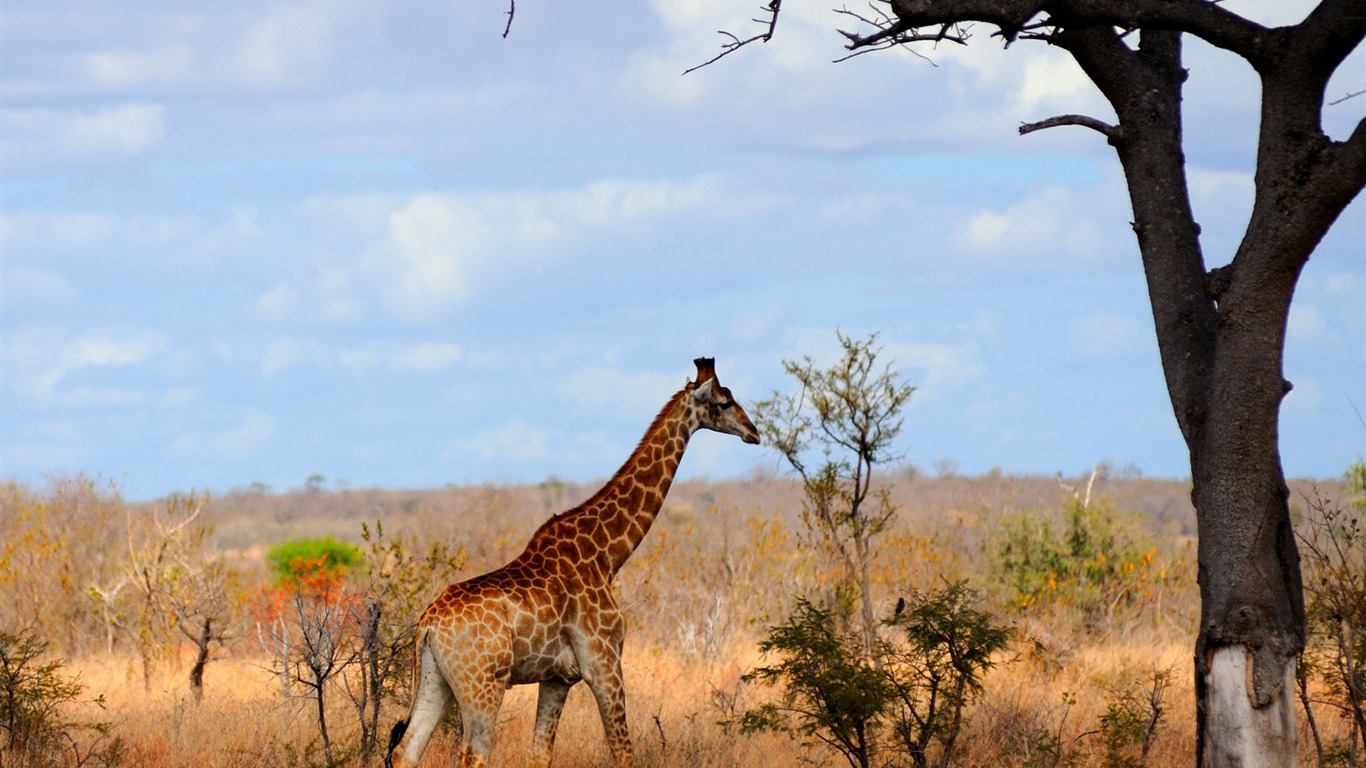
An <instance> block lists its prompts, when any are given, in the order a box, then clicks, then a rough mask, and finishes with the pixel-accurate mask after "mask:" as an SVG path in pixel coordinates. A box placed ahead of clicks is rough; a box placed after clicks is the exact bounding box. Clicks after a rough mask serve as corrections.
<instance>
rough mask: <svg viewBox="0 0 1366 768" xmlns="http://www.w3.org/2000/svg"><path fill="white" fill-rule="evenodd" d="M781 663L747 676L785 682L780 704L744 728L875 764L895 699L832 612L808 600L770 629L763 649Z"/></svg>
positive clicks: (765, 708) (754, 712)
mask: <svg viewBox="0 0 1366 768" xmlns="http://www.w3.org/2000/svg"><path fill="white" fill-rule="evenodd" d="M759 650H761V651H763V652H764V653H765V654H769V653H775V652H776V653H778V654H780V655H781V656H782V660H781V661H780V662H778V663H777V664H775V665H773V666H768V667H758V668H756V669H753V670H751V671H750V672H748V673H747V674H746V675H745V676H744V678H743V679H744V680H746V681H754V680H757V681H759V682H762V683H764V684H766V685H781V686H782V687H783V693H782V696H781V697H779V699H778V701H776V702H770V703H768V704H764V705H762V706H760V707H758V708H756V709H751V710H749V711H747V712H745V714H744V716H743V718H742V720H741V730H742V731H744V732H747V733H748V732H753V731H758V730H771V731H781V732H785V733H797V734H800V735H802V736H806V737H813V738H815V739H816V740H817V741H818V742H820V743H823V744H825V745H827V746H829V747H830V748H832V749H834V750H835V751H837V752H839V753H840V754H841V755H843V756H844V757H845V758H846V759H847V760H848V761H849V763H850V764H851V765H855V766H858V767H859V768H867V767H868V766H869V765H871V761H872V756H873V751H874V749H875V746H874V740H875V738H876V732H877V729H878V726H879V725H880V723H881V721H882V718H883V717H884V714H885V712H886V710H887V707H888V705H889V704H890V703H891V701H892V697H893V691H892V688H891V686H890V685H889V684H888V681H887V678H886V677H885V676H884V675H883V674H882V673H881V672H880V671H878V670H877V669H876V668H875V667H874V666H873V665H872V664H870V663H868V662H867V661H866V660H865V659H864V656H863V653H862V642H861V641H860V640H859V639H858V638H856V637H854V636H852V635H850V634H848V633H840V632H838V631H837V630H836V629H835V624H834V621H833V620H832V617H831V615H830V612H829V611H826V610H823V609H821V608H818V607H816V606H814V605H812V604H811V603H810V602H808V601H807V600H805V599H799V600H798V601H797V607H796V610H795V611H794V612H793V613H792V615H791V616H789V617H788V619H787V621H786V622H784V623H782V624H779V625H778V626H775V627H770V628H769V630H768V637H767V639H765V640H764V641H763V642H761V643H760V644H759Z"/></svg>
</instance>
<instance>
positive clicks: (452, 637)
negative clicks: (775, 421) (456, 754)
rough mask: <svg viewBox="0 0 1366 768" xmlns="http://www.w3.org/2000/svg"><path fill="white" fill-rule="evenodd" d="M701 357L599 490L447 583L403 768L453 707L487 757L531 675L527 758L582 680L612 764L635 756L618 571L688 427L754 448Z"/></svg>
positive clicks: (543, 748) (467, 743)
mask: <svg viewBox="0 0 1366 768" xmlns="http://www.w3.org/2000/svg"><path fill="white" fill-rule="evenodd" d="M695 363H696V365H697V380H696V381H695V382H688V384H687V385H686V386H685V387H684V388H683V389H682V390H681V391H679V392H678V393H677V394H675V395H674V396H673V397H672V398H670V400H669V402H668V403H667V404H666V405H665V406H664V409H663V410H661V411H660V413H659V415H658V416H657V417H655V420H654V423H652V424H651V426H650V428H649V429H648V430H647V431H646V433H645V436H644V437H643V438H641V441H640V444H639V445H638V446H637V447H636V449H635V451H634V452H633V453H632V454H631V456H630V458H628V459H627V460H626V463H625V464H624V465H622V467H621V469H620V470H619V471H618V472H617V473H616V475H614V476H613V477H612V479H611V480H610V481H608V483H607V484H606V485H605V486H603V487H602V489H601V490H599V491H598V492H597V493H596V494H594V495H593V497H592V498H590V499H589V500H588V501H586V502H584V503H583V504H580V505H579V506H578V507H575V508H574V509H571V510H569V511H567V512H563V513H560V514H558V515H555V516H554V517H552V518H551V519H550V520H547V521H546V522H545V523H544V524H543V525H542V526H541V527H540V528H539V529H538V530H537V531H536V533H535V534H534V535H532V537H531V541H530V542H529V543H528V544H527V547H526V549H525V550H524V551H523V552H522V554H520V555H518V556H517V558H516V559H514V560H513V561H512V562H510V563H508V564H507V565H505V566H503V567H502V568H499V569H497V570H495V571H491V572H489V573H486V574H484V575H482V576H476V577H474V578H472V579H469V580H467V581H462V582H459V583H457V584H452V585H450V586H448V587H446V589H445V591H444V592H442V593H441V595H440V596H439V597H437V598H436V600H434V601H432V604H431V605H429V606H428V607H427V610H426V611H424V612H423V614H422V618H421V619H420V620H419V621H418V627H417V667H416V671H415V672H414V686H413V703H412V708H411V709H410V710H409V714H408V719H407V720H406V721H404V722H401V723H399V724H398V725H397V726H396V727H395V728H394V733H393V736H392V738H391V740H390V747H389V751H390V757H392V755H393V751H394V748H395V747H396V746H398V744H399V741H400V739H402V738H403V737H404V736H405V735H406V739H407V741H406V744H404V748H403V751H402V754H401V759H400V761H399V764H400V765H402V766H403V768H413V767H414V766H416V765H417V761H418V759H419V758H420V757H421V756H422V752H423V750H424V749H425V748H426V746H427V742H428V741H429V740H430V739H431V736H432V732H433V731H434V730H435V728H436V725H437V723H438V722H439V721H440V720H441V718H442V717H443V716H444V715H445V713H446V710H447V709H448V708H449V707H450V705H451V703H452V701H454V702H456V703H458V705H459V708H460V717H461V720H462V724H463V733H462V737H461V742H462V743H461V747H460V749H461V755H460V763H461V765H465V766H483V765H485V764H487V761H488V757H489V753H490V752H491V750H492V747H493V730H494V724H495V722H496V719H497V716H498V710H499V708H500V707H501V705H502V702H503V695H504V693H505V692H506V690H507V689H508V688H509V687H511V686H514V685H523V684H528V683H537V684H538V685H539V686H540V689H539V692H538V697H537V704H536V735H535V740H534V742H533V745H532V752H533V754H534V758H535V759H536V760H537V761H538V762H539V763H540V764H541V765H548V764H549V762H550V756H551V750H552V748H553V746H554V743H555V730H556V727H557V726H558V724H559V719H560V712H561V710H562V709H563V708H564V702H565V699H566V697H567V696H568V695H569V690H570V688H572V687H573V686H574V685H576V684H577V683H579V682H580V681H582V682H585V683H587V684H588V687H589V689H590V690H592V692H593V697H594V699H596V701H597V705H598V713H599V715H600V716H601V718H602V725H603V731H604V733H605V735H606V737H607V744H608V746H609V748H610V749H611V751H612V756H613V758H614V759H615V760H616V762H617V764H618V765H619V766H629V765H630V764H631V761H632V753H631V740H630V735H629V733H628V731H627V726H626V688H625V683H624V680H623V678H622V671H621V649H622V642H623V640H624V639H625V636H626V621H625V618H624V616H623V615H622V613H621V611H620V609H619V608H618V607H617V604H616V599H615V597H614V596H613V594H612V588H611V585H612V579H613V577H614V576H615V575H616V573H617V571H618V570H620V569H621V566H622V565H623V564H625V562H626V560H627V558H629V557H630V556H631V553H632V552H634V551H635V549H636V547H637V546H639V544H640V542H641V540H642V539H644V538H645V534H646V533H647V532H648V531H649V530H650V526H651V525H652V524H653V523H654V519H655V516H656V515H657V514H658V513H659V510H660V508H661V507H662V506H663V504H664V497H665V495H666V494H667V493H668V491H669V486H670V485H671V484H672V482H673V478H674V475H675V473H676V472H677V470H678V465H679V462H680V461H681V460H682V458H683V452H684V450H685V449H686V448H687V444H688V439H689V438H690V437H691V436H692V435H693V433H694V432H696V431H697V430H699V429H710V430H714V431H717V432H724V433H728V434H733V435H736V436H738V437H740V438H741V439H742V440H744V441H745V442H746V443H758V442H759V433H758V431H757V430H756V429H755V428H754V425H753V424H752V423H750V420H749V417H748V416H747V415H746V414H745V412H744V409H743V408H741V407H740V405H739V403H736V402H735V400H734V398H733V397H732V396H731V393H730V391H729V390H728V389H726V388H725V387H722V386H721V385H720V382H718V381H717V379H716V374H715V371H714V368H713V361H712V360H711V359H710V358H699V359H698V360H696V361H695ZM405 731H406V734H405ZM386 762H387V760H386Z"/></svg>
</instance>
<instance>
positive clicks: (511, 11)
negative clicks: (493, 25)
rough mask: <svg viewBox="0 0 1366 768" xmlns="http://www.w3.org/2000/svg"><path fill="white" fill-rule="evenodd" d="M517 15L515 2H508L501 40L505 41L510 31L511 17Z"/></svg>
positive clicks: (512, 0) (510, 0) (509, 0)
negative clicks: (505, 23)
mask: <svg viewBox="0 0 1366 768" xmlns="http://www.w3.org/2000/svg"><path fill="white" fill-rule="evenodd" d="M516 15H517V0H508V23H507V26H506V27H503V39H504V40H506V39H507V37H508V33H509V32H511V31H512V17H513V16H516Z"/></svg>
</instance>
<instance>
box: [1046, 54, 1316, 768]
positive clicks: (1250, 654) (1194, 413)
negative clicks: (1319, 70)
mask: <svg viewBox="0 0 1366 768" xmlns="http://www.w3.org/2000/svg"><path fill="white" fill-rule="evenodd" d="M1059 42H1060V44H1061V45H1062V46H1063V47H1065V48H1067V49H1068V50H1069V51H1071V52H1072V54H1073V55H1074V56H1075V57H1076V59H1077V61H1078V62H1079V63H1080V64H1081V65H1082V67H1083V68H1084V69H1085V70H1086V71H1087V74H1088V75H1090V76H1091V78H1092V79H1093V80H1094V81H1095V82H1096V83H1097V85H1098V86H1100V88H1101V90H1102V91H1103V92H1104V93H1105V95H1106V96H1107V98H1109V100H1110V102H1111V104H1112V105H1113V106H1114V107H1115V111H1116V113H1117V114H1118V115H1119V118H1120V122H1119V125H1118V126H1115V127H1114V128H1113V129H1112V130H1111V131H1110V132H1109V133H1108V134H1107V135H1108V136H1109V138H1110V142H1111V144H1113V145H1114V146H1115V148H1116V151H1117V152H1118V154H1119V157H1120V161H1121V163H1122V165H1123V166H1124V172H1125V176H1126V179H1127V181H1128V185H1129V194H1130V198H1131V202H1132V203H1133V209H1134V230H1135V232H1136V234H1137V236H1138V242H1139V248H1140V251H1141V253H1142V257H1143V263H1144V270H1145V273H1146V277H1147V280H1148V290H1149V297H1150V300H1151V304H1152V309H1153V318H1154V321H1155V323H1156V329H1157V337H1158V346H1159V349H1160V353H1161V357H1162V364H1163V370H1164V374H1165V377H1166V381H1167V389H1168V393H1169V395H1170V397H1171V402H1172V408H1173V411H1174V412H1175V414H1176V419H1177V423H1178V424H1179V425H1180V428H1181V433H1182V435H1183V437H1184V438H1185V441H1186V444H1187V446H1188V447H1189V449H1190V459H1191V479H1192V482H1193V490H1192V501H1193V503H1194V505H1195V509H1196V513H1197V516H1198V519H1199V530H1200V543H1199V555H1198V556H1199V582H1200V595H1201V616H1200V629H1199V635H1198V637H1197V639H1196V645H1195V677H1196V681H1195V690H1196V707H1197V726H1196V727H1197V740H1198V745H1199V746H1198V755H1197V759H1198V760H1199V762H1200V763H1201V764H1203V765H1207V766H1235V765H1236V766H1243V767H1247V766H1263V765H1265V766H1291V765H1293V764H1294V762H1295V717H1294V709H1293V704H1294V696H1293V683H1294V679H1295V660H1296V657H1297V655H1298V653H1299V652H1300V650H1301V649H1302V648H1303V645H1304V598H1303V593H1302V590H1301V584H1300V566H1299V557H1298V554H1297V551H1296V548H1295V541H1294V532H1293V530H1292V528H1291V522H1290V510H1289V506H1288V491H1287V489H1286V484H1285V478H1284V475H1283V472H1282V469H1281V462H1280V454H1279V451H1278V448H1277V446H1278V436H1277V420H1278V417H1279V412H1280V403H1281V400H1282V398H1283V397H1284V396H1285V394H1286V392H1288V391H1289V385H1288V384H1287V383H1286V382H1285V380H1284V378H1283V376H1282V365H1281V361H1282V353H1283V349H1284V342H1285V328H1286V322H1287V317H1288V314H1289V309H1290V300H1291V296H1292V295H1293V292H1294V287H1295V282H1296V280H1297V279H1298V277H1299V273H1300V269H1301V267H1302V266H1303V265H1304V262H1305V261H1306V260H1307V259H1308V256H1309V253H1310V251H1312V250H1313V247H1314V245H1316V244H1317V243H1318V240H1319V238H1320V237H1321V236H1322V233H1323V232H1324V231H1326V229H1327V226H1326V224H1324V225H1322V226H1304V225H1303V224H1304V222H1303V221H1299V220H1297V217H1302V216H1303V214H1304V212H1303V211H1292V210H1289V209H1288V208H1287V206H1286V205H1285V203H1286V202H1287V201H1288V200H1292V199H1293V198H1294V197H1296V196H1298V194H1297V193H1302V192H1303V190H1302V189H1295V188H1294V185H1293V184H1292V181H1291V178H1290V177H1280V178H1277V179H1275V180H1274V183H1272V179H1270V178H1266V177H1265V176H1264V175H1265V174H1267V173H1268V160H1269V159H1272V158H1269V157H1268V156H1267V153H1266V152H1265V144H1266V136H1265V129H1264V136H1263V145H1264V151H1263V152H1262V153H1260V154H1259V158H1258V160H1259V162H1258V169H1259V170H1258V177H1259V184H1258V187H1259V189H1258V203H1257V205H1256V206H1255V208H1254V211H1253V215H1252V219H1251V220H1252V222H1253V223H1252V224H1251V226H1250V227H1249V230H1248V232H1247V235H1246V237H1245V239H1244V244H1243V246H1242V247H1241V248H1240V249H1239V252H1238V253H1237V255H1236V256H1235V258H1234V260H1233V262H1232V263H1231V264H1230V265H1229V266H1228V267H1223V268H1220V269H1216V270H1212V271H1207V270H1206V268H1205V263H1204V257H1203V254H1202V253H1201V248H1200V243H1199V226H1198V225H1197V224H1196V222H1195V218H1194V215H1193V213H1192V211H1191V207H1190V202H1189V196H1188V192H1187V184H1186V177H1185V156H1184V154H1183V151H1182V133H1181V86H1182V83H1183V82H1184V80H1185V76H1186V73H1185V70H1184V69H1183V68H1182V64H1181V38H1180V35H1179V33H1175V32H1164V31H1146V30H1145V31H1144V32H1143V33H1142V35H1141V39H1140V44H1139V47H1138V49H1137V50H1136V51H1134V50H1130V49H1129V48H1128V46H1127V45H1125V44H1124V43H1123V42H1122V41H1121V40H1119V38H1118V37H1117V36H1116V35H1115V34H1114V33H1113V31H1112V30H1109V29H1103V28H1090V29H1080V30H1077V31H1069V32H1067V33H1065V34H1064V35H1063V36H1061V40H1060V41H1059ZM1264 120H1265V118H1264ZM1319 135H1321V134H1319ZM1278 138H1280V139H1284V138H1285V137H1284V136H1282V137H1278ZM1294 149H1298V148H1294ZM1292 154H1293V152H1292ZM1273 165H1281V166H1282V167H1281V168H1280V169H1279V171H1280V172H1284V171H1286V170H1288V169H1286V168H1284V167H1283V166H1284V163H1273ZM1272 172H1273V173H1274V172H1276V171H1275V170H1273V171H1272ZM1273 188H1274V189H1275V190H1276V192H1275V193H1274V194H1273V193H1272V189H1273ZM1339 210H1340V209H1339ZM1329 222H1331V218H1330V219H1329Z"/></svg>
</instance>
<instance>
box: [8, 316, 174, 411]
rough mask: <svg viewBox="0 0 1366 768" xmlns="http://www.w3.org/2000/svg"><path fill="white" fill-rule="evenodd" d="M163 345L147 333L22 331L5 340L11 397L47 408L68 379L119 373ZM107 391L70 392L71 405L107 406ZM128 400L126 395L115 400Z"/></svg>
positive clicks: (163, 343)
mask: <svg viewBox="0 0 1366 768" xmlns="http://www.w3.org/2000/svg"><path fill="white" fill-rule="evenodd" d="M164 346H165V342H164V340H163V338H162V337H161V335H160V334H157V333H154V332H150V331H123V330H91V331H85V332H81V333H79V334H72V333H69V332H67V331H65V330H61V329H52V328H33V327H27V328H26V327H20V328H19V329H18V330H16V331H13V332H8V333H6V334H5V335H4V350H3V359H4V364H5V368H6V372H7V374H8V378H10V380H11V381H12V382H13V383H14V387H15V389H14V391H16V392H18V393H19V394H20V395H22V396H23V397H25V398H28V399H31V400H36V401H39V402H43V403H47V402H50V401H52V399H53V398H54V397H56V396H58V395H59V394H62V393H59V392H58V387H59V385H60V384H61V383H62V381H63V380H64V379H66V378H68V377H70V376H71V375H72V374H75V373H77V372H79V371H82V370H84V369H89V368H123V367H132V366H137V365H140V364H142V363H145V362H147V361H148V360H150V359H151V358H152V357H153V356H154V355H155V354H157V353H158V352H159V351H160V350H161V349H162V348H163V347H164ZM111 392H114V390H109V389H107V388H89V387H84V388H80V391H79V392H77V391H76V389H75V388H73V390H72V392H69V393H66V394H71V395H73V396H74V397H75V401H74V402H75V403H76V404H79V403H87V404H88V403H92V402H99V401H107V400H108V399H109V397H111V394H110V393H111ZM114 397H115V399H126V397H127V395H126V394H120V395H115V396H114Z"/></svg>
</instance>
